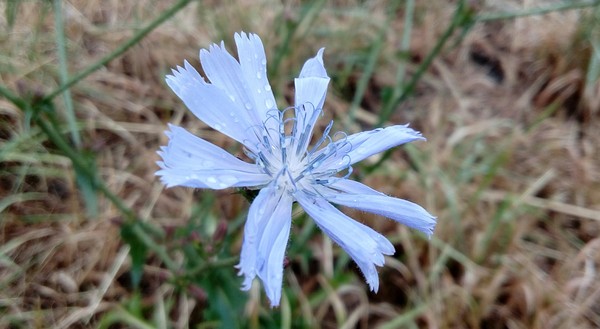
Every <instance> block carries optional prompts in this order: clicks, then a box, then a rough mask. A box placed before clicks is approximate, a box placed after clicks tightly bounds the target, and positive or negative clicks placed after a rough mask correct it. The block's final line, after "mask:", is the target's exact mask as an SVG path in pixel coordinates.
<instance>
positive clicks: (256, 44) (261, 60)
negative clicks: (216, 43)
mask: <svg viewBox="0 0 600 329" xmlns="http://www.w3.org/2000/svg"><path fill="white" fill-rule="evenodd" d="M235 43H236V45H237V49H238V57H239V59H240V65H241V73H242V76H243V77H244V81H245V86H244V88H246V90H247V92H248V95H249V96H250V97H249V98H251V99H250V102H249V103H246V104H245V108H246V110H248V111H251V112H253V113H255V114H256V115H257V118H258V119H259V121H261V122H264V123H265V125H266V126H267V129H271V128H277V121H276V120H267V117H268V116H269V115H275V114H276V113H277V112H278V110H277V104H276V103H275V97H273V91H272V90H271V85H270V84H269V79H268V77H267V58H266V56H265V49H264V46H263V44H262V41H261V40H260V38H259V37H258V35H256V34H252V33H250V34H246V33H244V32H241V33H239V34H238V33H236V34H235ZM249 105H250V106H249Z"/></svg>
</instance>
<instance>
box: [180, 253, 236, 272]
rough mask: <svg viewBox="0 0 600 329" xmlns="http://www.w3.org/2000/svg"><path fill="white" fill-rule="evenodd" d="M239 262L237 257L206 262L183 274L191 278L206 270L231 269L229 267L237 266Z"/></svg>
mask: <svg viewBox="0 0 600 329" xmlns="http://www.w3.org/2000/svg"><path fill="white" fill-rule="evenodd" d="M239 261H240V258H239V257H237V256H236V257H229V258H225V259H217V260H214V261H207V262H204V263H202V264H200V265H199V266H196V267H194V268H192V269H190V270H189V271H187V272H186V273H185V274H186V275H188V276H193V275H196V274H198V273H202V272H204V271H206V270H208V269H215V268H219V267H231V266H233V265H235V264H237V263H238V262H239Z"/></svg>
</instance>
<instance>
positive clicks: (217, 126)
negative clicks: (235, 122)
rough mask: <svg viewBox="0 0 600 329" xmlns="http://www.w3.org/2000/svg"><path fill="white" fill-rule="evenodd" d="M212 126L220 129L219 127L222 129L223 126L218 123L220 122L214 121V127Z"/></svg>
mask: <svg viewBox="0 0 600 329" xmlns="http://www.w3.org/2000/svg"><path fill="white" fill-rule="evenodd" d="M214 128H215V129H216V130H221V129H223V126H221V125H220V124H218V123H215V127H214Z"/></svg>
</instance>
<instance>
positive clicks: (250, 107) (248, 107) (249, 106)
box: [244, 102, 252, 110]
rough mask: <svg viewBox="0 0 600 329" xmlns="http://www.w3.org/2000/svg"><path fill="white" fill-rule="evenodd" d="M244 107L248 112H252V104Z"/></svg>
mask: <svg viewBox="0 0 600 329" xmlns="http://www.w3.org/2000/svg"><path fill="white" fill-rule="evenodd" d="M244 107H246V110H252V104H250V102H248V103H246V104H244Z"/></svg>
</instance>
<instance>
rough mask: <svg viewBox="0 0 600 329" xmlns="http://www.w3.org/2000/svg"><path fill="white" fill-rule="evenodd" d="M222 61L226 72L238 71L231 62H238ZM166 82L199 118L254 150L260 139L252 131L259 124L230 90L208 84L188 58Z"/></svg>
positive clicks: (221, 68)
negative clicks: (232, 66) (232, 67)
mask: <svg viewBox="0 0 600 329" xmlns="http://www.w3.org/2000/svg"><path fill="white" fill-rule="evenodd" d="M219 64H220V65H222V67H220V70H223V71H224V72H229V71H230V70H235V69H231V65H235V64H232V63H230V62H227V61H223V62H222V63H219ZM215 65H216V64H215ZM238 71H239V64H238ZM166 82H167V84H168V85H169V87H171V89H172V90H173V91H174V92H175V94H177V96H179V98H181V100H182V101H183V102H184V103H185V105H186V106H187V107H188V108H189V109H190V111H192V113H194V115H195V116H196V117H198V119H200V120H202V121H203V122H204V123H206V124H207V125H209V126H210V127H212V128H213V129H215V130H218V131H220V132H222V133H223V134H225V135H227V136H229V137H231V138H233V139H235V140H237V141H238V142H240V143H242V144H244V145H245V146H246V147H247V148H248V149H250V150H255V145H256V143H257V142H258V139H257V138H256V135H255V134H254V131H253V130H254V129H255V128H256V127H257V125H259V124H260V123H259V122H256V121H255V120H254V119H253V118H252V117H251V116H250V115H249V113H248V111H246V109H245V108H244V105H243V103H240V100H239V99H238V100H236V96H235V95H232V92H231V90H225V89H223V86H216V85H214V84H209V83H207V82H206V81H205V80H204V79H203V78H202V76H200V74H199V73H198V71H196V69H195V68H194V67H192V66H191V65H190V64H189V63H188V62H187V61H186V62H185V65H184V67H177V70H173V75H167V77H166ZM236 95H237V94H236ZM237 97H239V96H237Z"/></svg>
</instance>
